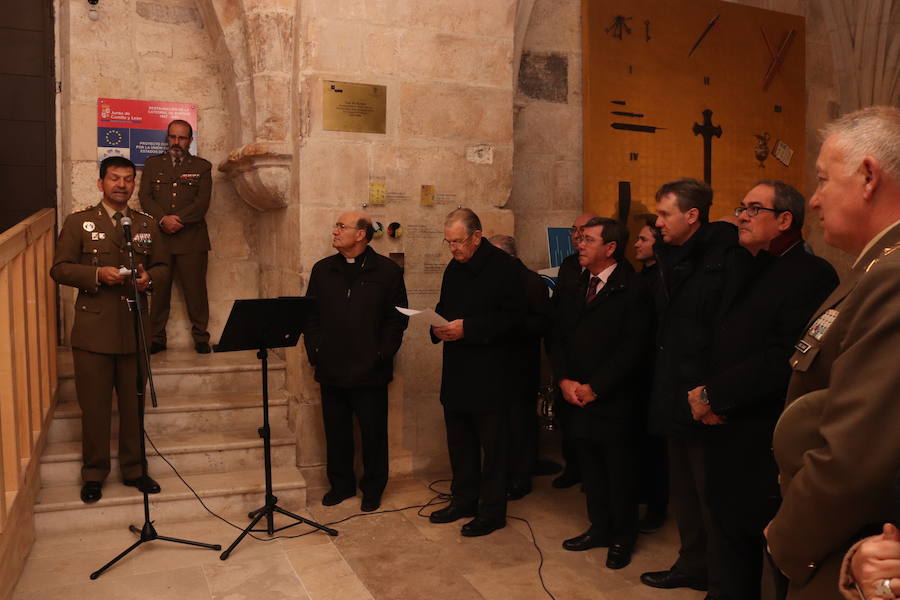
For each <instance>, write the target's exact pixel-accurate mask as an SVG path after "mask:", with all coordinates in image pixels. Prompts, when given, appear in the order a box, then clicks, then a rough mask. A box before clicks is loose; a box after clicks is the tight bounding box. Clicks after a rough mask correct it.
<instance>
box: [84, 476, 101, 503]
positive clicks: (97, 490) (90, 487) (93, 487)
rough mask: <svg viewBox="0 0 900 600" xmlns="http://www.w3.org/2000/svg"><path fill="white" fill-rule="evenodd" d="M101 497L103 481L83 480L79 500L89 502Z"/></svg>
mask: <svg viewBox="0 0 900 600" xmlns="http://www.w3.org/2000/svg"><path fill="white" fill-rule="evenodd" d="M102 497H103V482H100V481H85V482H84V485H83V486H81V501H82V502H84V503H85V504H91V503H93V502H96V501H97V500H99V499H100V498H102Z"/></svg>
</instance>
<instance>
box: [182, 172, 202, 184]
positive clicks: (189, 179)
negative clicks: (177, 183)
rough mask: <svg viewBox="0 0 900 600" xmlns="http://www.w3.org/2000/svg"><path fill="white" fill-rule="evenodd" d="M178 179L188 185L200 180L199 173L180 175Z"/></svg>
mask: <svg viewBox="0 0 900 600" xmlns="http://www.w3.org/2000/svg"><path fill="white" fill-rule="evenodd" d="M178 179H180V180H181V181H186V182H188V183H192V182H194V181H197V180H198V179H200V173H182V174H181V175H180V176H179V177H178Z"/></svg>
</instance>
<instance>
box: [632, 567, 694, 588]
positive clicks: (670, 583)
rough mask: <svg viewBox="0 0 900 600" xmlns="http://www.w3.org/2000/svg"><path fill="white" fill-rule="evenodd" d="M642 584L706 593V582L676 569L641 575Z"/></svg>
mask: <svg viewBox="0 0 900 600" xmlns="http://www.w3.org/2000/svg"><path fill="white" fill-rule="evenodd" d="M641 583H643V584H644V585H649V586H650V587H655V588H663V589H672V588H682V587H684V588H691V589H692V590H699V591H701V592H705V591H706V588H707V585H706V582H705V581H703V580H702V579H699V578H697V577H692V576H690V575H688V574H686V573H681V572H680V571H676V570H674V569H669V570H668V571H649V572H647V573H644V574H643V575H641Z"/></svg>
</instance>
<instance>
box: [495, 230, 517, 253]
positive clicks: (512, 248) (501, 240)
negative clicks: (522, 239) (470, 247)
mask: <svg viewBox="0 0 900 600" xmlns="http://www.w3.org/2000/svg"><path fill="white" fill-rule="evenodd" d="M488 241H489V242H490V243H492V244H493V245H495V246H497V247H498V248H500V249H501V250H503V251H504V252H506V253H507V254H509V255H510V256H518V254H519V253H518V248H516V238H514V237H513V236H511V235H503V234H499V233H498V234H497V235H492V236H491V237H490V238H489V239H488Z"/></svg>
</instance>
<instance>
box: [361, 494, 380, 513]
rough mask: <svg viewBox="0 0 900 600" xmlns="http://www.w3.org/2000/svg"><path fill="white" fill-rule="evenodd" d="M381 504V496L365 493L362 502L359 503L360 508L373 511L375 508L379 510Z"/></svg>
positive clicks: (364, 510)
mask: <svg viewBox="0 0 900 600" xmlns="http://www.w3.org/2000/svg"><path fill="white" fill-rule="evenodd" d="M380 506H381V496H366V495H363V499H362V503H360V505H359V510H361V511H363V512H372V511H373V510H378V508H379V507H380Z"/></svg>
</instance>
